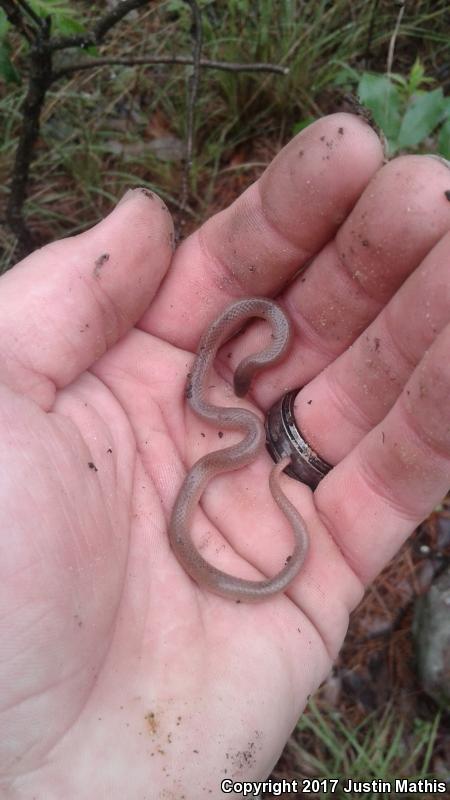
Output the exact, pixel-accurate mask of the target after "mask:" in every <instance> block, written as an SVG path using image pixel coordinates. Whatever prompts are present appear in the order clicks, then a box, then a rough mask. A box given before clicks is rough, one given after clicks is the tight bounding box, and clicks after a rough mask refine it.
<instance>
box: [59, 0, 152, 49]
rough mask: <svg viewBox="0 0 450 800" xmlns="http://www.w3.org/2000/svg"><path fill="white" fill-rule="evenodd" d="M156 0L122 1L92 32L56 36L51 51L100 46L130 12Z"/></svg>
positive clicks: (99, 20)
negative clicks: (109, 32)
mask: <svg viewBox="0 0 450 800" xmlns="http://www.w3.org/2000/svg"><path fill="white" fill-rule="evenodd" d="M152 2H154V0H122V2H121V3H118V4H117V5H116V6H114V8H112V9H111V11H108V13H107V14H105V15H104V16H103V17H100V19H98V20H97V22H96V23H95V25H94V26H93V28H92V30H91V31H88V32H86V33H80V34H77V35H75V36H55V37H54V38H53V39H52V41H51V42H50V45H49V46H50V49H51V50H65V49H66V48H68V47H89V46H90V45H94V44H99V42H101V41H102V39H104V37H105V36H106V34H107V33H108V31H110V30H111V28H113V27H114V25H117V23H118V22H120V20H121V19H123V18H124V17H125V16H126V15H127V14H128V13H129V12H130V11H134V9H136V8H142V7H143V6H148V5H150V3H152Z"/></svg>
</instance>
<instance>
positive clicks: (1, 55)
mask: <svg viewBox="0 0 450 800" xmlns="http://www.w3.org/2000/svg"><path fill="white" fill-rule="evenodd" d="M10 54H11V47H10V45H9V42H7V41H3V42H0V77H2V78H3V80H4V81H6V83H20V76H19V73H18V72H17V70H16V68H15V67H14V64H13V63H12V61H11V58H10Z"/></svg>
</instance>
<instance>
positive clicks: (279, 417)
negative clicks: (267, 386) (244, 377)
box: [265, 389, 332, 489]
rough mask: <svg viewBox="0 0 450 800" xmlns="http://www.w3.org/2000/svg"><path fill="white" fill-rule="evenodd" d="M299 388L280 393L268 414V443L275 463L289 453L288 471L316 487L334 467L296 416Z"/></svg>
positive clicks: (303, 481)
mask: <svg viewBox="0 0 450 800" xmlns="http://www.w3.org/2000/svg"><path fill="white" fill-rule="evenodd" d="M299 391H300V389H294V390H293V391H291V392H287V393H286V394H285V395H283V397H280V399H279V400H277V402H276V403H274V405H273V406H272V408H270V409H269V411H268V414H267V416H266V423H265V427H266V447H267V450H268V451H269V453H270V455H271V456H272V458H273V460H274V461H275V463H277V462H278V461H281V459H282V458H285V457H286V456H289V457H290V459H291V463H290V464H289V466H288V467H286V469H285V472H286V473H287V474H288V475H289V476H290V477H291V478H295V480H297V481H301V482H302V483H306V484H307V486H310V487H311V489H315V488H316V486H318V484H319V483H320V481H321V480H322V478H324V477H325V475H327V473H328V472H329V471H330V469H332V465H331V464H328V462H327V461H324V460H323V458H321V457H320V456H319V455H318V453H316V452H315V450H313V449H312V447H310V446H309V444H308V442H307V441H306V440H305V439H304V438H303V436H302V435H301V433H300V431H299V429H298V426H297V423H296V422H295V417H294V401H295V398H296V397H297V395H298V393H299Z"/></svg>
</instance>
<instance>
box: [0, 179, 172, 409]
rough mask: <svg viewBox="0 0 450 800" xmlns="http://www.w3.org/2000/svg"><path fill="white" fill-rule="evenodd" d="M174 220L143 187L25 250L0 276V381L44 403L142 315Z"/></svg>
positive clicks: (165, 259) (164, 263)
mask: <svg viewBox="0 0 450 800" xmlns="http://www.w3.org/2000/svg"><path fill="white" fill-rule="evenodd" d="M172 243H173V226H172V221H171V218H170V215H169V213H168V211H167V208H166V207H165V205H164V204H163V203H162V201H161V200H160V199H159V198H158V197H157V196H156V195H153V194H152V193H150V192H147V191H146V190H135V191H134V192H132V193H130V194H127V195H126V196H125V198H124V202H122V203H120V204H119V205H118V206H117V207H116V208H115V209H114V211H113V212H112V213H111V214H110V215H109V216H108V217H106V219H104V220H103V221H102V222H100V223H99V224H98V225H96V226H95V227H94V228H92V229H91V230H89V231H86V232H85V233H83V234H80V235H79V236H74V237H72V238H70V239H65V240H62V241H58V242H54V243H53V244H49V245H47V246H46V247H44V248H42V249H41V250H37V251H36V252H35V253H33V254H32V255H30V256H28V258H26V259H25V260H24V261H23V262H21V264H18V265H17V266H16V267H14V269H12V270H11V271H10V272H9V273H7V274H6V275H4V276H3V277H2V278H1V281H0V289H1V291H0V337H1V341H2V358H1V360H0V381H3V382H4V383H6V384H8V385H9V386H10V388H12V389H14V390H16V391H20V392H23V393H25V394H27V395H29V396H30V397H32V398H33V399H34V400H35V401H36V402H38V403H40V404H41V405H42V407H43V408H46V409H48V408H50V407H51V405H52V402H53V398H54V393H55V389H56V388H60V387H62V386H64V385H66V384H68V383H70V382H71V381H73V380H74V379H75V378H76V377H77V376H78V375H79V374H80V373H81V372H82V371H83V370H85V369H87V368H88V367H89V366H90V365H91V364H92V363H93V362H94V361H95V360H96V359H98V357H99V356H101V355H102V354H103V353H104V352H105V351H106V350H107V349H108V348H109V347H111V345H113V344H114V343H115V342H117V340H118V339H120V337H121V336H123V335H124V333H126V332H127V331H128V330H129V329H130V328H131V327H132V326H133V325H134V324H135V323H136V321H137V320H138V319H139V318H140V317H141V315H142V313H143V311H144V309H145V308H146V307H147V305H148V303H149V302H150V300H151V299H152V297H153V296H154V294H155V292H156V290H157V288H158V286H159V284H160V282H161V280H162V278H163V276H164V273H165V271H166V269H167V267H168V265H169V263H170V258H171V255H172Z"/></svg>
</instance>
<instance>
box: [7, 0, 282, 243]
mask: <svg viewBox="0 0 450 800" xmlns="http://www.w3.org/2000/svg"><path fill="white" fill-rule="evenodd" d="M150 2H152V0H121V2H120V3H117V4H116V5H115V6H114V8H112V9H111V10H110V11H108V12H107V13H106V14H104V15H103V16H102V17H100V18H99V19H98V20H97V21H96V22H95V23H94V25H93V28H92V30H90V31H87V32H86V33H83V34H79V35H75V36H54V37H50V25H51V17H50V16H48V17H39V16H38V15H37V14H36V13H35V11H34V10H33V8H32V7H31V6H30V5H29V2H28V0H0V8H3V9H4V11H5V13H6V15H7V18H8V20H9V21H10V22H11V24H12V25H14V27H15V28H16V29H17V30H18V31H19V33H20V34H21V35H22V36H23V37H24V38H25V39H26V40H27V41H28V42H29V45H30V60H29V76H28V88H27V92H26V96H25V100H24V103H23V106H22V125H21V130H20V133H19V141H18V145H17V150H16V154H15V160H14V167H13V170H12V177H11V185H10V195H9V200H8V204H7V208H6V221H7V223H8V225H9V227H10V229H11V230H12V231H13V232H14V234H15V235H16V237H17V240H18V250H19V256H20V257H22V256H23V255H26V254H27V253H29V252H30V251H31V250H32V249H33V246H34V244H35V242H34V241H33V236H32V234H31V231H30V230H29V228H28V227H27V225H26V222H25V220H24V217H23V207H24V203H25V200H26V196H27V187H28V180H29V174H30V166H31V162H32V160H33V157H34V147H35V144H36V141H37V138H38V135H39V125H40V116H41V111H42V107H43V104H44V102H45V98H46V94H47V91H48V89H49V87H50V86H51V85H52V84H53V83H55V82H56V81H57V80H60V79H61V78H65V77H67V76H69V75H72V74H73V73H75V72H78V71H80V70H94V69H96V68H101V67H104V66H107V65H127V66H128V65H129V66H138V65H155V64H169V65H177V64H179V65H182V66H186V65H192V67H193V74H192V77H191V79H190V81H189V94H188V102H187V126H186V127H187V132H186V157H185V171H184V183H183V187H182V192H181V196H182V199H181V202H180V206H181V208H182V209H183V210H187V197H188V184H189V175H190V170H191V165H192V153H193V148H194V114H195V106H196V102H197V96H198V87H199V78H200V70H201V69H203V68H204V69H220V70H226V71H228V72H272V73H278V74H281V75H286V74H287V73H288V72H289V70H288V68H286V67H283V66H280V65H277V64H264V63H253V64H241V63H233V62H226V61H213V60H211V59H202V58H201V46H202V36H201V18H200V11H199V7H198V5H197V0H185V2H187V3H188V4H189V6H190V8H191V12H192V39H193V48H192V56H191V57H186V56H158V57H151V56H149V57H116V58H114V57H112V58H110V57H106V58H102V57H100V58H92V59H83V60H82V61H79V62H75V63H74V62H72V63H71V64H67V65H65V66H64V67H61V68H60V69H56V70H55V69H54V66H53V58H54V53H55V52H56V51H58V50H63V49H64V50H65V49H68V48H72V47H87V46H89V45H94V44H99V43H100V42H101V41H102V40H103V38H104V37H105V36H106V34H107V33H108V32H109V31H110V30H111V28H113V27H114V26H115V25H116V24H117V23H118V22H120V20H122V19H123V18H124V17H125V16H126V15H127V14H128V13H129V12H130V11H132V10H134V9H137V8H144V7H147V6H148V5H149V4H150Z"/></svg>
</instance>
